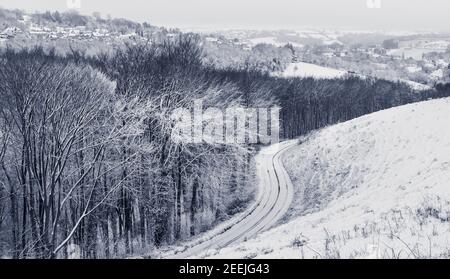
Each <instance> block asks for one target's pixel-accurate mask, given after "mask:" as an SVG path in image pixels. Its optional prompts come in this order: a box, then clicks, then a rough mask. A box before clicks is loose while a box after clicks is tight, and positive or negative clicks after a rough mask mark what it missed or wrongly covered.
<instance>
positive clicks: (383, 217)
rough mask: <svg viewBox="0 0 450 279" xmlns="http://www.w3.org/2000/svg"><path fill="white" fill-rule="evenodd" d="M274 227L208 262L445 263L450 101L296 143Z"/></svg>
mask: <svg viewBox="0 0 450 279" xmlns="http://www.w3.org/2000/svg"><path fill="white" fill-rule="evenodd" d="M300 142H301V144H300V145H298V146H296V147H294V149H293V150H292V151H291V152H288V153H287V154H286V156H285V158H284V164H285V167H286V168H287V170H288V173H289V174H290V176H291V178H292V180H293V184H294V187H295V188H296V196H295V198H294V203H293V204H294V206H293V207H292V208H291V209H290V212H289V214H288V216H287V218H286V219H289V221H288V222H287V223H285V224H283V225H281V226H279V227H276V228H274V229H271V230H269V231H267V232H265V233H262V234H261V235H259V236H258V237H257V238H255V239H252V240H249V241H247V242H244V243H241V244H238V245H236V246H232V247H228V248H226V249H223V250H220V251H214V252H211V251H209V253H208V254H206V255H203V256H206V257H210V258H449V257H450V98H447V99H441V100H433V101H428V102H422V103H417V104H411V105H407V106H402V107H398V108H393V109H389V110H385V111H381V112H377V113H374V114H371V115H366V116H364V117H361V118H358V119H355V120H352V121H349V122H345V123H342V124H338V125H335V126H331V127H328V128H325V129H323V130H321V131H318V132H315V133H313V134H311V135H309V136H308V137H305V138H303V139H301V140H300Z"/></svg>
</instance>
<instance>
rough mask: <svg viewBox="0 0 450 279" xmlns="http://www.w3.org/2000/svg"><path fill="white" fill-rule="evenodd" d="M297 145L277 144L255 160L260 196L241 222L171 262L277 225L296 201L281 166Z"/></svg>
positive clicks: (249, 236)
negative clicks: (288, 153)
mask: <svg viewBox="0 0 450 279" xmlns="http://www.w3.org/2000/svg"><path fill="white" fill-rule="evenodd" d="M295 144H296V141H295V140H294V141H287V142H282V143H279V144H275V145H272V146H269V147H266V148H263V149H262V150H261V152H260V153H259V154H258V155H257V156H256V158H255V160H256V165H257V172H258V177H259V181H260V185H259V191H258V196H257V198H256V202H255V203H254V205H253V206H251V207H250V208H249V209H248V210H247V211H246V212H245V213H244V214H243V215H242V216H243V217H242V218H241V219H240V220H239V221H238V222H236V223H234V224H233V225H230V226H229V227H226V228H225V229H224V230H222V231H220V232H219V233H218V234H216V235H213V236H212V237H210V238H208V239H206V240H205V241H202V242H197V243H196V244H195V245H192V246H190V248H187V249H186V250H185V251H183V252H180V253H177V254H174V255H170V256H168V258H179V259H183V258H190V257H196V256H199V255H200V254H201V253H202V252H206V251H208V250H211V249H220V248H223V247H226V246H230V245H233V244H236V243H239V242H242V241H245V240H247V239H250V238H252V237H254V236H255V235H257V234H258V233H261V232H262V231H265V230H267V229H269V228H271V227H272V226H273V225H275V224H276V223H277V222H278V221H279V220H280V219H281V218H282V217H283V215H284V214H285V213H286V212H287V210H288V209H289V206H290V204H291V202H292V198H293V187H292V183H291V180H290V178H289V176H288V174H287V172H286V170H285V169H284V167H283V165H282V163H281V156H282V154H283V153H284V152H287V151H288V150H289V149H290V148H292V147H294V146H295ZM188 247H189V245H188Z"/></svg>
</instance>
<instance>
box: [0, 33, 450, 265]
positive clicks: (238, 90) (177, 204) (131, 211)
mask: <svg viewBox="0 0 450 279" xmlns="http://www.w3.org/2000/svg"><path fill="white" fill-rule="evenodd" d="M199 42H200V40H199V38H198V37H196V36H195V35H192V34H191V35H180V36H178V37H177V38H175V39H171V40H166V41H163V42H161V43H154V44H136V45H129V46H126V47H120V48H118V49H116V50H115V52H114V54H112V55H109V54H104V55H96V56H87V55H85V54H84V53H82V52H77V51H72V53H70V54H67V55H65V56H60V55H57V54H56V53H55V52H54V51H52V50H44V49H42V48H31V49H21V50H13V49H6V50H5V51H3V52H2V53H1V55H0V64H1V66H0V95H1V97H0V255H4V256H8V257H14V258H70V257H82V258H115V257H124V256H127V255H134V254H151V252H152V251H155V250H156V249H157V248H159V247H162V246H165V245H170V244H174V243H177V242H179V241H182V240H185V239H187V238H189V237H191V236H194V235H198V234H199V233H202V232H204V231H206V230H208V229H210V228H211V227H212V226H214V225H215V224H217V223H219V222H221V221H223V220H226V219H227V218H229V217H231V216H233V215H234V214H236V213H238V212H241V211H242V210H243V209H245V207H246V206H247V205H248V203H249V202H250V201H251V200H252V195H253V190H254V188H253V187H252V185H254V184H255V177H254V173H255V172H254V167H255V166H254V164H253V161H252V154H253V153H254V152H255V150H256V149H257V148H258V147H257V146H249V145H238V144H215V143H206V142H204V143H201V144H193V143H183V142H176V141H173V140H172V138H171V132H172V130H173V127H174V123H173V119H172V118H171V113H172V112H173V111H174V110H175V109H177V108H179V107H188V108H191V106H192V101H193V100H195V99H202V100H204V104H206V107H208V106H214V107H219V108H220V107H222V108H225V107H229V106H230V105H239V106H242V107H268V106H272V105H278V106H280V107H281V128H282V130H281V135H282V137H284V138H295V137H297V136H299V135H301V134H304V133H307V132H308V131H311V130H313V129H317V128H320V127H323V126H326V125H329V124H333V123H337V122H340V121H345V120H348V119H351V118H354V117H358V116H360V115H363V114H366V113H370V112H372V111H376V110H380V109H384V108H388V107H391V106H396V105H401V104H405V103H409V102H413V101H419V100H423V99H426V98H437V97H442V96H448V93H449V91H450V90H449V88H447V87H446V88H438V89H436V90H432V91H429V92H424V93H421V94H418V93H417V92H414V91H412V90H411V89H409V87H407V86H405V85H402V84H398V83H392V82H388V81H383V80H372V79H359V78H355V77H348V78H343V79H335V80H315V79H309V78H307V79H298V78H294V79H283V78H276V77H272V76H270V75H269V74H267V73H266V72H264V73H262V72H261V71H258V69H255V68H254V67H251V66H248V67H247V68H245V67H244V68H242V67H240V68H239V69H233V68H227V69H215V68H213V67H211V66H206V65H204V64H203V62H202V61H204V52H203V49H202V48H201V46H200V45H201V44H200V43H199ZM206 107H205V108H206Z"/></svg>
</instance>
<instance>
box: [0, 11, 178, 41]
mask: <svg viewBox="0 0 450 279" xmlns="http://www.w3.org/2000/svg"><path fill="white" fill-rule="evenodd" d="M19 23H20V24H21V26H25V28H19V27H16V26H10V27H6V28H5V29H3V30H1V31H0V43H1V42H6V41H8V40H10V39H14V38H16V37H17V36H25V37H27V38H40V39H45V40H57V39H73V40H78V41H94V40H96V41H116V40H124V39H130V38H133V39H136V40H147V38H154V39H155V38H161V37H173V36H175V35H176V34H175V33H170V31H167V30H165V29H163V28H148V29H144V30H140V31H133V32H127V33H122V32H118V31H110V30H108V29H107V28H93V29H89V28H88V27H87V26H74V27H67V26H51V27H50V26H44V25H39V24H36V23H34V22H32V21H31V18H30V16H27V15H25V16H23V19H22V20H19Z"/></svg>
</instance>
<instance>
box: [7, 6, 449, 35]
mask: <svg viewBox="0 0 450 279" xmlns="http://www.w3.org/2000/svg"><path fill="white" fill-rule="evenodd" d="M77 1H80V2H81V8H79V9H78V10H79V11H80V13H83V14H92V12H94V11H98V12H100V13H101V14H102V16H106V15H108V14H110V15H111V16H112V17H123V18H128V19H132V20H135V21H139V22H144V21H147V22H149V23H151V24H154V25H159V26H167V27H180V28H205V29H213V28H222V29H223V28H258V29H264V28H270V29H281V28H302V27H317V28H331V27H335V28H344V29H365V30H367V29H370V30H373V29H377V30H386V31H394V30H395V31H401V30H405V31H415V30H434V31H450V15H449V14H450V1H449V0H0V7H3V8H9V9H10V8H19V9H23V10H27V11H45V10H52V11H53V10H60V11H63V10H67V9H68V6H69V5H68V3H67V2H73V3H75V4H76V2H77ZM368 2H371V3H372V4H370V3H369V4H368ZM377 2H380V4H381V5H380V7H379V8H377V6H378V5H377ZM75 6H76V5H75Z"/></svg>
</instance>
